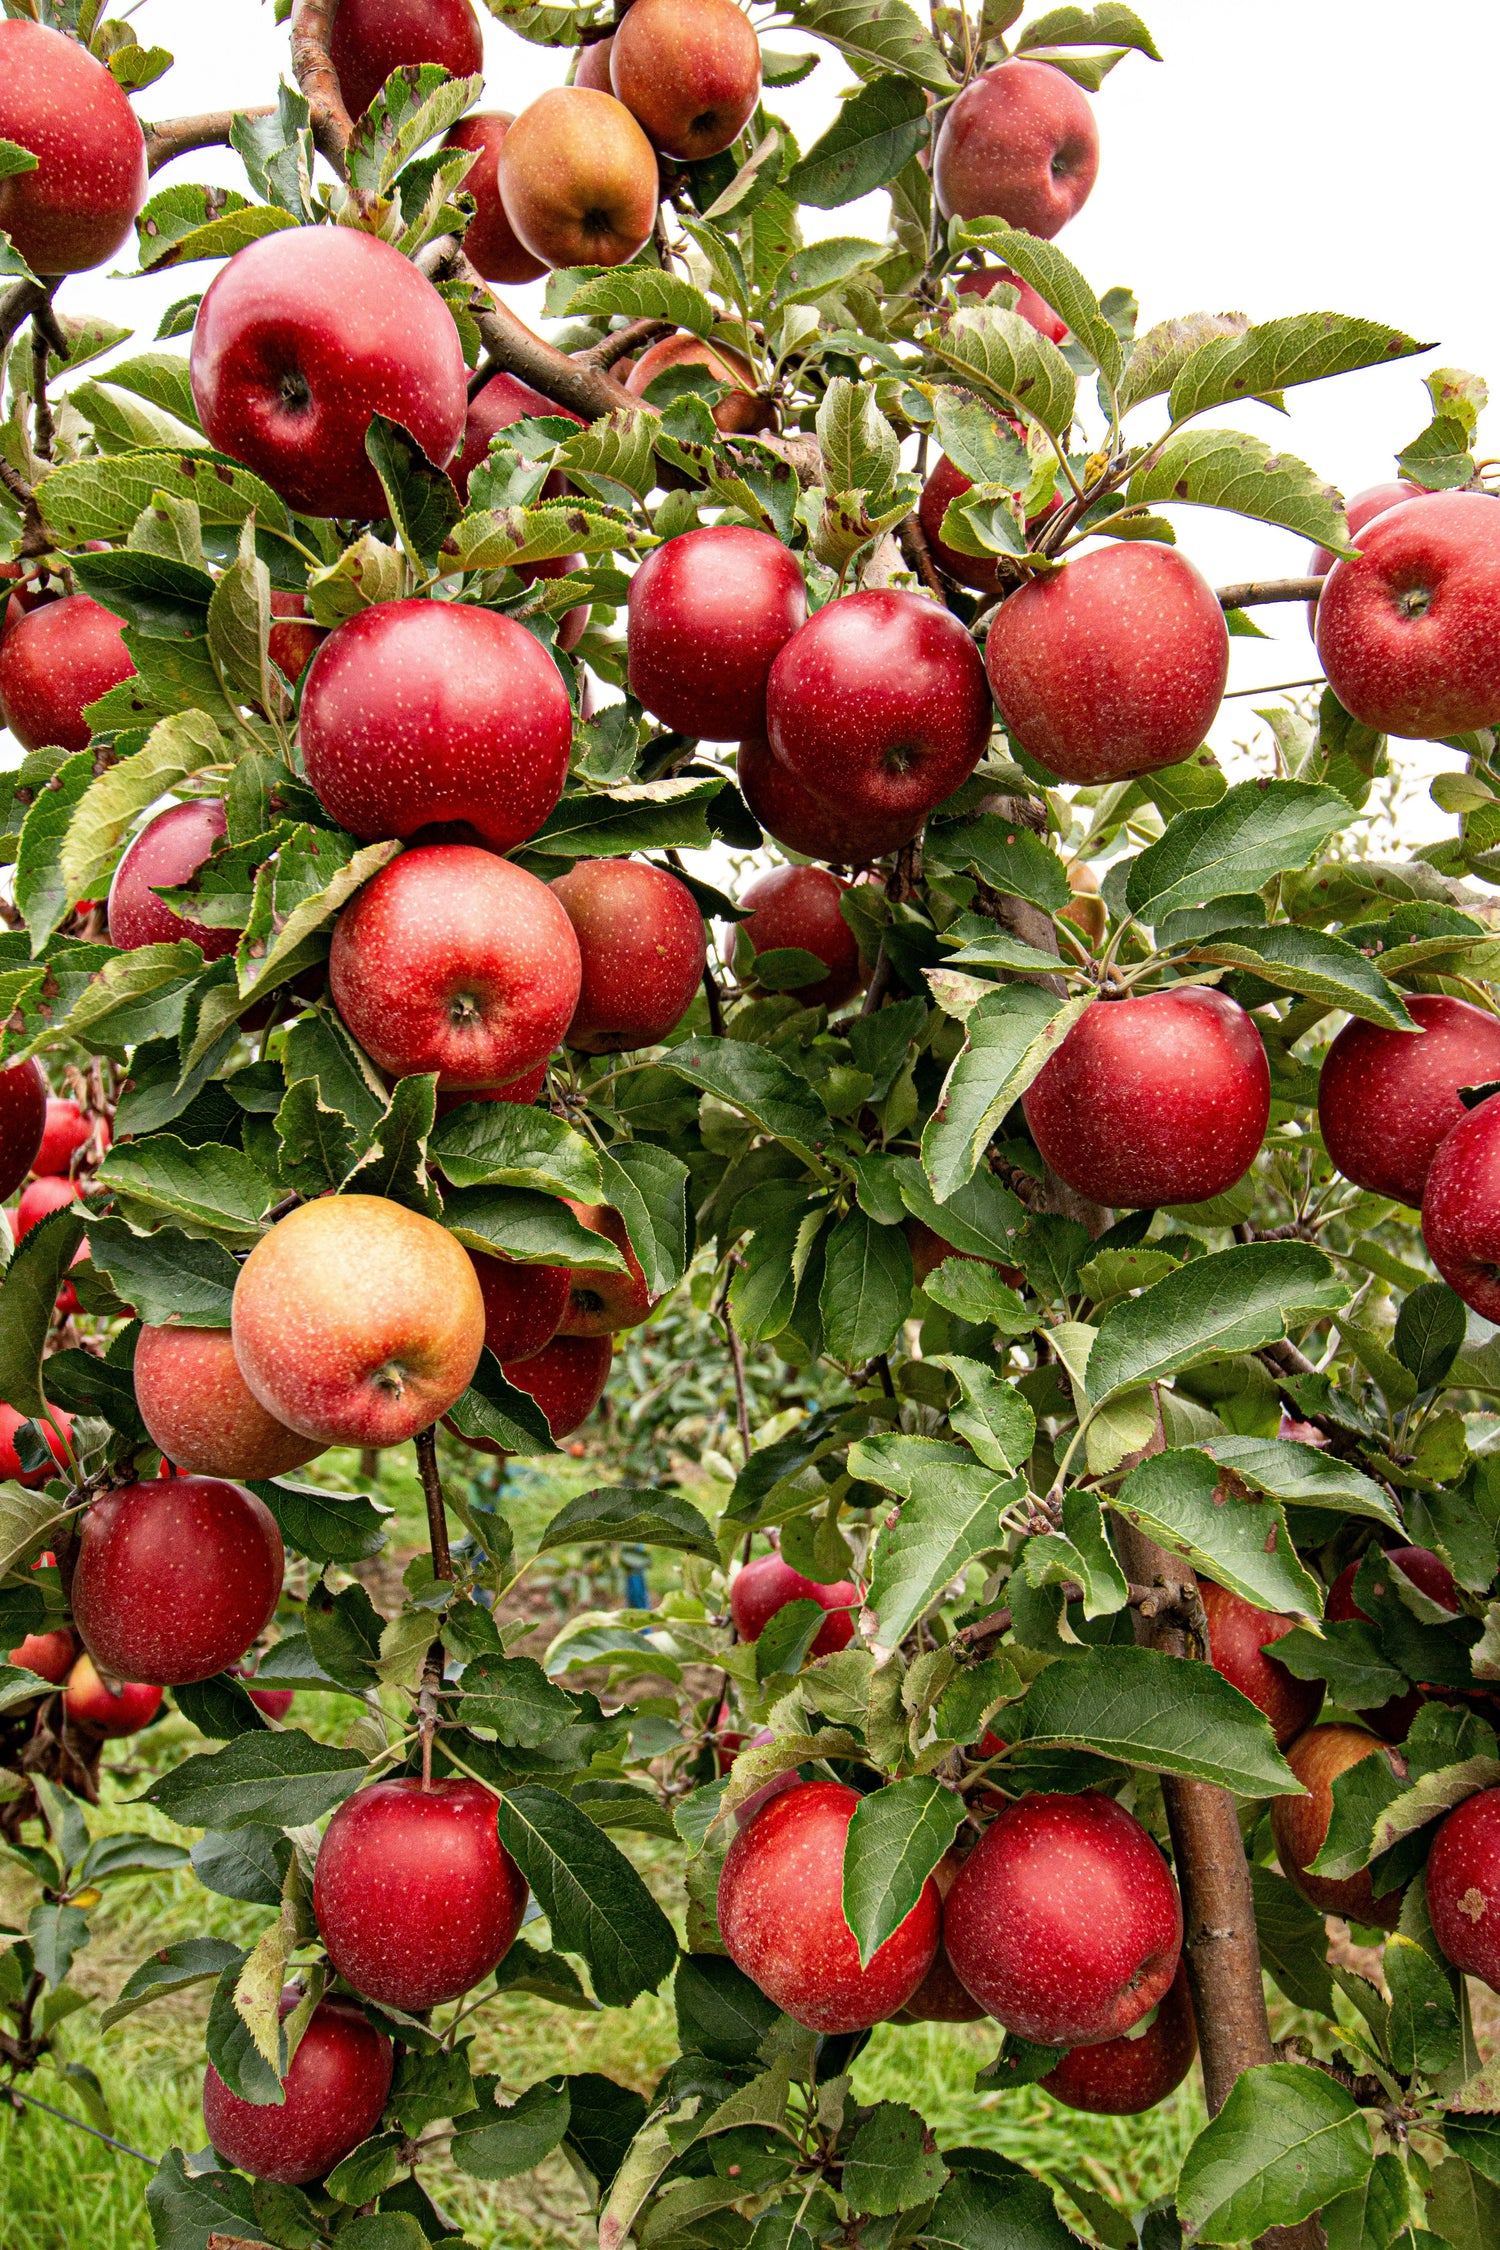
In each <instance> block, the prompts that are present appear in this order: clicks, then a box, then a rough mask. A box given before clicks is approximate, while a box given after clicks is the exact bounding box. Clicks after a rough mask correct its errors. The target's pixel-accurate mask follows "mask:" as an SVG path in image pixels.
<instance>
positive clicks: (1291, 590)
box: [1218, 578, 1323, 609]
mask: <svg viewBox="0 0 1500 2250" xmlns="http://www.w3.org/2000/svg"><path fill="white" fill-rule="evenodd" d="M1322 591H1323V581H1322V579H1321V578H1251V579H1246V580H1245V581H1244V582H1243V583H1242V584H1241V585H1238V586H1221V587H1220V588H1219V590H1218V601H1219V607H1220V608H1221V609H1260V608H1263V607H1264V606H1265V605H1266V604H1267V603H1268V602H1315V601H1316V600H1317V598H1318V596H1319V594H1321V593H1322Z"/></svg>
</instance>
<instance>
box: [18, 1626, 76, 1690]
mask: <svg viewBox="0 0 1500 2250" xmlns="http://www.w3.org/2000/svg"><path fill="white" fill-rule="evenodd" d="M77 1656H78V1643H77V1641H76V1640H74V1638H73V1635H72V1634H71V1633H69V1632H67V1631H66V1630H63V1631H59V1632H56V1633H28V1634H27V1636H26V1638H25V1640H24V1641H22V1643H21V1645H20V1647H19V1648H13V1649H12V1650H11V1652H10V1656H9V1658H8V1659H7V1661H8V1662H9V1663H11V1664H19V1665H20V1667H21V1669H22V1671H24V1672H35V1673H36V1675H37V1677H38V1679H42V1680H50V1681H51V1683H52V1685H53V1686H54V1687H61V1686H62V1684H63V1681H64V1680H65V1679H66V1678H67V1676H68V1674H69V1673H70V1672H71V1671H72V1669H73V1666H74V1663H75V1661H76V1660H77Z"/></svg>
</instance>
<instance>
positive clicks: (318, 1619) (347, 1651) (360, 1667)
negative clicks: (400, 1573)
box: [303, 1580, 385, 1695]
mask: <svg viewBox="0 0 1500 2250" xmlns="http://www.w3.org/2000/svg"><path fill="white" fill-rule="evenodd" d="M303 1625H304V1628H305V1630H306V1633H307V1641H308V1646H309V1647H310V1648H311V1650H312V1652H313V1656H314V1658H315V1660H316V1662H317V1664H318V1666H319V1668H320V1669H321V1670H322V1671H324V1672H326V1673H327V1675H328V1677H329V1679H331V1680H337V1681H338V1683H339V1686H340V1687H344V1688H348V1690H349V1692H350V1693H351V1694H352V1695H363V1694H364V1692H365V1690H366V1688H370V1687H373V1686H374V1685H375V1684H376V1681H377V1679H378V1677H379V1672H378V1666H379V1661H380V1637H381V1633H382V1630H383V1629H384V1625H385V1619H384V1618H383V1617H382V1616H381V1614H380V1612H379V1610H378V1609H377V1608H376V1607H375V1604H374V1603H373V1602H372V1601H371V1599H370V1597H369V1595H368V1594H367V1593H366V1591H365V1589H364V1587H363V1586H361V1585H360V1584H359V1582H358V1580H356V1581H355V1583H354V1584H353V1585H352V1586H345V1587H344V1588H343V1589H342V1590H341V1591H340V1592H339V1593H337V1594H335V1593H334V1592H332V1590H331V1589H330V1588H329V1587H328V1586H327V1585H326V1584H323V1583H321V1582H320V1583H319V1584H318V1585H316V1586H314V1587H313V1588H312V1590H311V1592H310V1593H309V1594H308V1597H307V1603H306V1607H305V1609H304V1611H303Z"/></svg>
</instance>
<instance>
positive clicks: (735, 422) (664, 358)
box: [617, 0, 777, 529]
mask: <svg viewBox="0 0 1500 2250" xmlns="http://www.w3.org/2000/svg"><path fill="white" fill-rule="evenodd" d="M729 4H730V5H731V6H733V0H729ZM736 13H738V11H737V10H736ZM669 367H706V368H707V369H708V372H709V374H710V375H712V377H713V378H714V381H715V382H716V383H730V384H733V386H734V388H733V389H732V390H731V391H729V393H728V394H727V396H725V397H724V398H721V399H720V401H719V403H718V405H717V406H716V407H715V408H714V410H713V417H714V423H715V425H716V427H717V428H719V429H721V430H724V431H726V432H728V433H730V434H731V435H734V434H739V435H744V434H745V433H746V432H754V431H757V430H774V429H775V427H776V421H777V416H776V407H775V403H774V401H773V400H771V399H769V398H763V397H762V396H761V395H760V394H759V393H758V392H757V390H756V388H755V370H754V369H753V368H752V366H751V365H750V362H749V360H748V359H746V358H745V356H744V354H743V353H742V352H737V351H733V350H731V348H730V347H729V346H728V345H727V344H709V343H705V342H704V340H703V339H702V337H701V336H663V337H662V338H661V340H660V342H659V343H655V344H650V345H648V346H647V348H646V350H645V351H643V352H642V354H641V356H640V358H639V359H638V360H637V361H636V363H635V365H634V367H632V368H631V370H630V373H629V374H628V375H627V376H626V377H625V388H626V390H627V391H633V392H634V393H635V396H636V397H637V398H644V397H645V395H646V393H647V391H648V390H649V389H650V388H651V385H652V384H653V383H654V382H655V381H656V378H657V376H658V375H662V374H665V373H666V371H667V369H668V368H669ZM617 372H618V371H617ZM725 528H726V529H728V528H730V527H728V526H725Z"/></svg>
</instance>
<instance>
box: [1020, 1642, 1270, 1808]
mask: <svg viewBox="0 0 1500 2250" xmlns="http://www.w3.org/2000/svg"><path fill="white" fill-rule="evenodd" d="M1169 1667H1170V1669H1169ZM1006 1731H1007V1733H1008V1734H1010V1735H1011V1736H1012V1738H1013V1739H1015V1740H1022V1739H1024V1740H1025V1741H1026V1742H1027V1743H1030V1744H1033V1745H1038V1746H1044V1747H1047V1748H1053V1749H1074V1750H1093V1751H1095V1752H1097V1754H1098V1755H1099V1756H1100V1757H1104V1758H1117V1759H1119V1761H1120V1762H1121V1764H1122V1765H1127V1766H1142V1767H1144V1768H1145V1769H1146V1770H1147V1771H1148V1772H1150V1773H1178V1774H1183V1775H1185V1776H1186V1777H1187V1778H1188V1779H1189V1780H1191V1781H1212V1782H1217V1783H1218V1785H1219V1787H1220V1788H1222V1789H1231V1790H1233V1791H1234V1793H1235V1795H1236V1796H1240V1797H1284V1796H1296V1795H1297V1794H1299V1791H1300V1784H1299V1783H1298V1782H1297V1781H1296V1780H1295V1779H1294V1778H1293V1775H1292V1770H1291V1768H1290V1766H1288V1765H1287V1764H1286V1762H1285V1760H1284V1759H1283V1758H1282V1756H1281V1754H1280V1752H1279V1751H1278V1750H1277V1748H1276V1745H1275V1743H1274V1741H1273V1740H1272V1738H1271V1730H1270V1727H1269V1726H1268V1725H1267V1724H1266V1721H1265V1719H1264V1718H1263V1717H1262V1716H1261V1714H1260V1712H1259V1711H1257V1709H1256V1708H1255V1705H1254V1704H1253V1703H1251V1702H1249V1701H1248V1700H1247V1698H1246V1697H1244V1696H1243V1695H1241V1694H1240V1692H1239V1690H1238V1688H1232V1687H1231V1686H1230V1684H1229V1682H1228V1681H1227V1680H1226V1679H1223V1678H1222V1677H1221V1676H1220V1674H1219V1673H1217V1672H1216V1671H1215V1670H1214V1669H1213V1666H1212V1665H1210V1664H1191V1665H1185V1664H1184V1663H1183V1661H1182V1659H1181V1658H1180V1657H1176V1656H1165V1655H1163V1654H1161V1653H1160V1651H1158V1650H1156V1649H1149V1648H1126V1647H1119V1648H1097V1649H1095V1648H1090V1649H1085V1650H1084V1652H1083V1653H1082V1654H1081V1655H1079V1656H1075V1657H1071V1658H1070V1659H1069V1660H1068V1661H1067V1662H1066V1663H1058V1664H1053V1665H1049V1667H1048V1668H1047V1670H1046V1671H1045V1672H1043V1673H1042V1674H1041V1675H1040V1676H1039V1677H1038V1678H1037V1679H1036V1680H1034V1681H1033V1682H1032V1685H1031V1688H1030V1691H1029V1693H1028V1694H1027V1697H1026V1700H1025V1702H1024V1703H1022V1704H1021V1705H1020V1706H1019V1707H1018V1708H1016V1709H1013V1710H1011V1711H1009V1712H1007V1714H1006Z"/></svg>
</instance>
